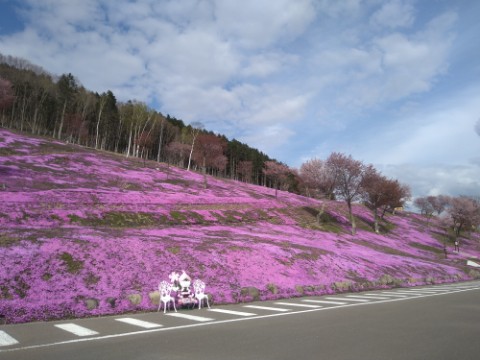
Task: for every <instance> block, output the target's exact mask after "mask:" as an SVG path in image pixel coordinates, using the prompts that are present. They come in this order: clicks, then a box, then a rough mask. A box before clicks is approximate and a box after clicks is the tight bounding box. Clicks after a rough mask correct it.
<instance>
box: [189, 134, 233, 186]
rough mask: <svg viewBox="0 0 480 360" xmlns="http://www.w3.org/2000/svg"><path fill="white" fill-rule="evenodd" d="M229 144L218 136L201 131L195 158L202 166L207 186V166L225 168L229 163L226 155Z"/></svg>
mask: <svg viewBox="0 0 480 360" xmlns="http://www.w3.org/2000/svg"><path fill="white" fill-rule="evenodd" d="M226 147H227V144H226V143H225V141H224V140H223V139H221V138H220V137H218V136H215V135H211V134H205V133H201V134H200V135H198V137H197V142H196V146H195V150H194V152H193V154H192V155H193V160H194V161H195V163H196V164H197V165H199V166H200V167H201V168H202V172H203V180H204V185H205V188H207V187H208V183H207V168H208V167H210V168H216V169H221V170H224V169H225V167H226V165H227V158H226V156H225V155H224V152H225V149H226Z"/></svg>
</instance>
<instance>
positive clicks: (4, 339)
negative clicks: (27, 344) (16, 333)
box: [0, 330, 18, 346]
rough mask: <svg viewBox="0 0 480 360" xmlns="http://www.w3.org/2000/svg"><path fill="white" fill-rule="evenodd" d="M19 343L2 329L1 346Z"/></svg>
mask: <svg viewBox="0 0 480 360" xmlns="http://www.w3.org/2000/svg"><path fill="white" fill-rule="evenodd" d="M15 344H18V341H17V340H15V339H14V338H13V337H11V336H10V335H8V334H7V333H6V332H5V331H2V330H0V346H9V345H15Z"/></svg>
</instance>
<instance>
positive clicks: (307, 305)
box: [275, 302, 321, 309]
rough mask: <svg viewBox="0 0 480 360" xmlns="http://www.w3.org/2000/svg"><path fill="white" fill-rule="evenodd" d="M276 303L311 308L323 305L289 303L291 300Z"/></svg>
mask: <svg viewBox="0 0 480 360" xmlns="http://www.w3.org/2000/svg"><path fill="white" fill-rule="evenodd" d="M275 305H285V306H296V307H303V308H310V309H316V308H321V306H319V305H309V304H295V303H289V302H276V303H275Z"/></svg>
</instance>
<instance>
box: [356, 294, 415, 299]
mask: <svg viewBox="0 0 480 360" xmlns="http://www.w3.org/2000/svg"><path fill="white" fill-rule="evenodd" d="M362 296H365V297H368V298H374V297H377V296H379V297H382V298H385V299H387V298H389V297H407V296H406V295H390V294H383V293H382V294H381V293H376V294H362Z"/></svg>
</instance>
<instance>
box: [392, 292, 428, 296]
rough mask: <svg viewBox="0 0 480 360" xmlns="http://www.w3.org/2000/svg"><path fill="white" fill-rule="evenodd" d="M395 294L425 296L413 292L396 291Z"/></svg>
mask: <svg viewBox="0 0 480 360" xmlns="http://www.w3.org/2000/svg"><path fill="white" fill-rule="evenodd" d="M394 294H400V295H425V294H422V293H420V292H413V291H395V292H394Z"/></svg>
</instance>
